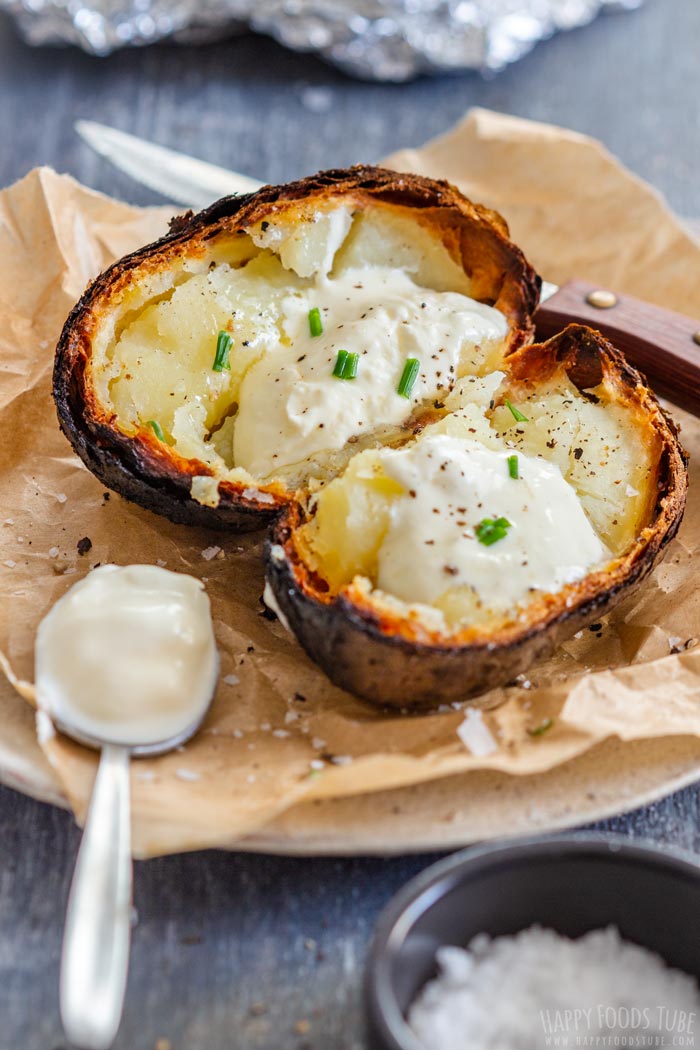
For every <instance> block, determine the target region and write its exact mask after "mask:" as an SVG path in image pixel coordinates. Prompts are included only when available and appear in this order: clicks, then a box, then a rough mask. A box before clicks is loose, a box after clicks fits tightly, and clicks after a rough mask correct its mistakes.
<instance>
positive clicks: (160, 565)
mask: <svg viewBox="0 0 700 1050" xmlns="http://www.w3.org/2000/svg"><path fill="white" fill-rule="evenodd" d="M167 564H168V563H167V561H164V560H163V559H162V558H156V565H157V566H158V568H159V569H164V568H165V566H166V565H167Z"/></svg>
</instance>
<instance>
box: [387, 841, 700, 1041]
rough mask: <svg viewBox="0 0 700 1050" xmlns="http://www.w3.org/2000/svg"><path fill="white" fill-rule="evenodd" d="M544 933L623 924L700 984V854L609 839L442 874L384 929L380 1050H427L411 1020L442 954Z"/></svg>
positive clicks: (487, 858) (552, 845)
mask: <svg viewBox="0 0 700 1050" xmlns="http://www.w3.org/2000/svg"><path fill="white" fill-rule="evenodd" d="M534 923H538V924H540V925H542V926H546V927H549V928H551V929H554V930H557V931H558V932H559V933H561V934H564V935H566V936H568V937H580V936H581V935H582V934H584V933H586V932H587V931H588V930H593V929H598V928H600V927H605V926H609V925H611V924H613V925H615V926H616V927H617V928H618V930H619V931H620V934H621V935H622V937H624V938H625V940H628V941H633V942H635V943H637V944H641V945H644V946H645V947H647V948H650V949H651V950H652V951H655V952H658V954H659V955H661V956H662V957H663V958H664V959H665V960H666V962H667V963H668V964H669V965H670V966H673V967H676V968H678V969H680V970H685V972H686V973H689V974H692V975H694V976H695V977H697V978H700V867H699V866H698V864H697V863H696V861H695V860H694V858H693V857H692V856H690V855H684V854H682V853H680V852H677V851H673V850H669V849H667V848H664V850H663V852H662V851H661V850H660V849H657V848H655V847H653V846H651V845H639V844H635V843H632V842H630V841H629V840H628V839H622V838H618V837H613V836H607V835H606V836H603V835H598V834H591V835H577V836H574V837H567V838H551V839H527V840H524V841H520V842H515V843H511V844H495V845H489V846H485V847H483V848H477V849H469V850H465V851H463V852H461V853H457V854H455V855H453V856H451V857H448V858H447V859H446V860H443V861H440V862H439V863H438V864H434V865H433V866H432V867H430V868H428V869H427V871H424V872H423V873H422V874H421V875H418V876H417V877H416V878H415V879H412V880H411V882H409V883H408V885H407V886H405V887H404V889H403V890H401V892H400V893H398V894H397V895H396V897H394V899H393V900H392V901H391V902H390V903H389V905H388V906H387V907H386V908H385V910H384V911H383V912H382V914H381V916H380V918H379V922H378V924H377V929H376V931H375V936H374V941H373V944H372V949H371V953H370V958H369V965H368V971H367V984H366V1002H367V1011H368V1020H369V1027H370V1045H371V1046H372V1047H373V1048H375V1050H424V1048H423V1047H421V1046H420V1044H419V1043H418V1042H417V1040H416V1038H415V1036H414V1035H413V1034H412V1032H411V1030H410V1028H409V1027H408V1025H407V1024H406V1021H405V1014H406V1011H407V1009H408V1007H409V1005H410V1003H411V1002H412V1000H413V998H414V997H415V995H416V993H417V992H418V991H419V990H420V988H422V987H423V985H424V984H425V983H426V981H428V980H430V979H431V978H432V977H434V976H435V975H436V972H437V971H436V967H435V952H436V949H437V948H439V947H440V946H441V945H444V944H457V945H461V946H466V945H467V944H468V942H469V941H470V940H471V939H472V937H474V936H475V935H476V934H478V933H487V934H490V935H491V936H492V937H498V936H501V935H504V934H513V933H517V932H518V931H519V930H523V929H526V928H527V927H528V926H531V925H533V924H534Z"/></svg>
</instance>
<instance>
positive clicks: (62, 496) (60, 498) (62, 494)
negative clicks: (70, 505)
mask: <svg viewBox="0 0 700 1050" xmlns="http://www.w3.org/2000/svg"><path fill="white" fill-rule="evenodd" d="M56 499H57V500H58V502H59V503H65V502H66V500H67V499H68V497H67V496H66V494H65V492H58V493H57V494H56Z"/></svg>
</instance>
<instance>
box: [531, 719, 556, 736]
mask: <svg viewBox="0 0 700 1050" xmlns="http://www.w3.org/2000/svg"><path fill="white" fill-rule="evenodd" d="M553 725H554V721H553V720H552V719H551V718H545V720H544V722H540V724H539V725H538V726H535V728H534V729H528V733H529V735H530V736H542V734H543V733H546V732H547V730H548V729H551V728H552V726H553Z"/></svg>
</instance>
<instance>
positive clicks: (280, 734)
mask: <svg viewBox="0 0 700 1050" xmlns="http://www.w3.org/2000/svg"><path fill="white" fill-rule="evenodd" d="M272 735H273V736H276V737H279V739H280V740H284V738H285V737H288V736H290V735H291V734H290V733H289V730H288V729H273V730H272Z"/></svg>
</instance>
